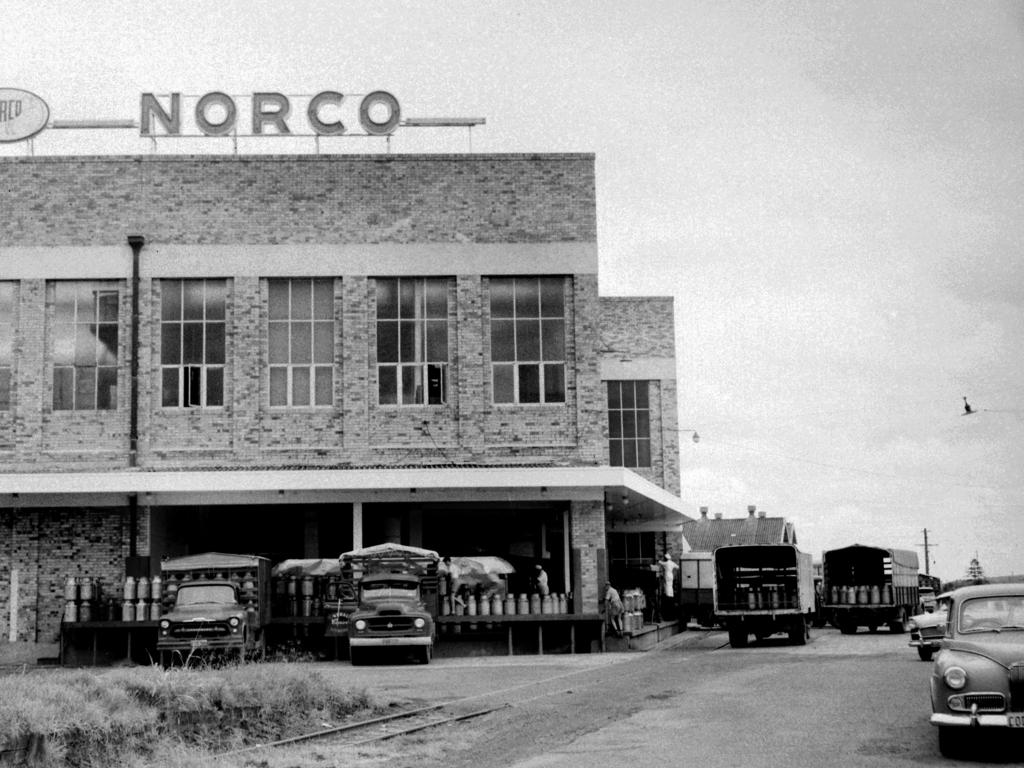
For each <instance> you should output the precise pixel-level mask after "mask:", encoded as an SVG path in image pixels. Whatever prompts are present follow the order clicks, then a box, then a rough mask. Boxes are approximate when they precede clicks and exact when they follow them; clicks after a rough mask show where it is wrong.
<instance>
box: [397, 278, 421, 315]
mask: <svg viewBox="0 0 1024 768" xmlns="http://www.w3.org/2000/svg"><path fill="white" fill-rule="evenodd" d="M416 282H417V281H416V280H401V279H399V281H398V316H399V317H400V318H403V319H408V320H412V319H413V318H414V317H416Z"/></svg>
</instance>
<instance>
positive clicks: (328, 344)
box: [313, 321, 334, 363]
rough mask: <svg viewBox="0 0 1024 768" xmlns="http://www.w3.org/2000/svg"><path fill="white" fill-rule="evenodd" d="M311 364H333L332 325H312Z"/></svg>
mask: <svg viewBox="0 0 1024 768" xmlns="http://www.w3.org/2000/svg"><path fill="white" fill-rule="evenodd" d="M313 337H314V338H313V362H316V363H333V362H334V323H333V322H330V321H328V322H320V323H314V324H313Z"/></svg>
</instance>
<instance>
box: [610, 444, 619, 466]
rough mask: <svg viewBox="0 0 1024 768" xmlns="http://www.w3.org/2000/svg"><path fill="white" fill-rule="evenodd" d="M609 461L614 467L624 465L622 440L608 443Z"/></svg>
mask: <svg viewBox="0 0 1024 768" xmlns="http://www.w3.org/2000/svg"><path fill="white" fill-rule="evenodd" d="M608 463H609V464H610V465H611V466H613V467H621V466H622V441H621V440H612V441H611V442H610V443H608Z"/></svg>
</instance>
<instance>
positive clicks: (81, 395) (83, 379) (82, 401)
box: [75, 367, 96, 411]
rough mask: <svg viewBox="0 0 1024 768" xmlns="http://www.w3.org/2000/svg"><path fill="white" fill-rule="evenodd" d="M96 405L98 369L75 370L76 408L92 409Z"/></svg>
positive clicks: (80, 409) (82, 409)
mask: <svg viewBox="0 0 1024 768" xmlns="http://www.w3.org/2000/svg"><path fill="white" fill-rule="evenodd" d="M95 407H96V369H95V368H91V367H90V368H78V369H77V370H76V371H75V410H76V411H91V410H93V409H94V408H95Z"/></svg>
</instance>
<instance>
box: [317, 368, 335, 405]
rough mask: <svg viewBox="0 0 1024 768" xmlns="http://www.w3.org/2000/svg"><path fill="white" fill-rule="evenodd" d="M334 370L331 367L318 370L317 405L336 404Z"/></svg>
mask: <svg viewBox="0 0 1024 768" xmlns="http://www.w3.org/2000/svg"><path fill="white" fill-rule="evenodd" d="M333 373H334V369H333V368H331V367H330V366H329V365H321V366H317V369H316V404H317V405H331V404H332V403H333V402H334V376H333Z"/></svg>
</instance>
